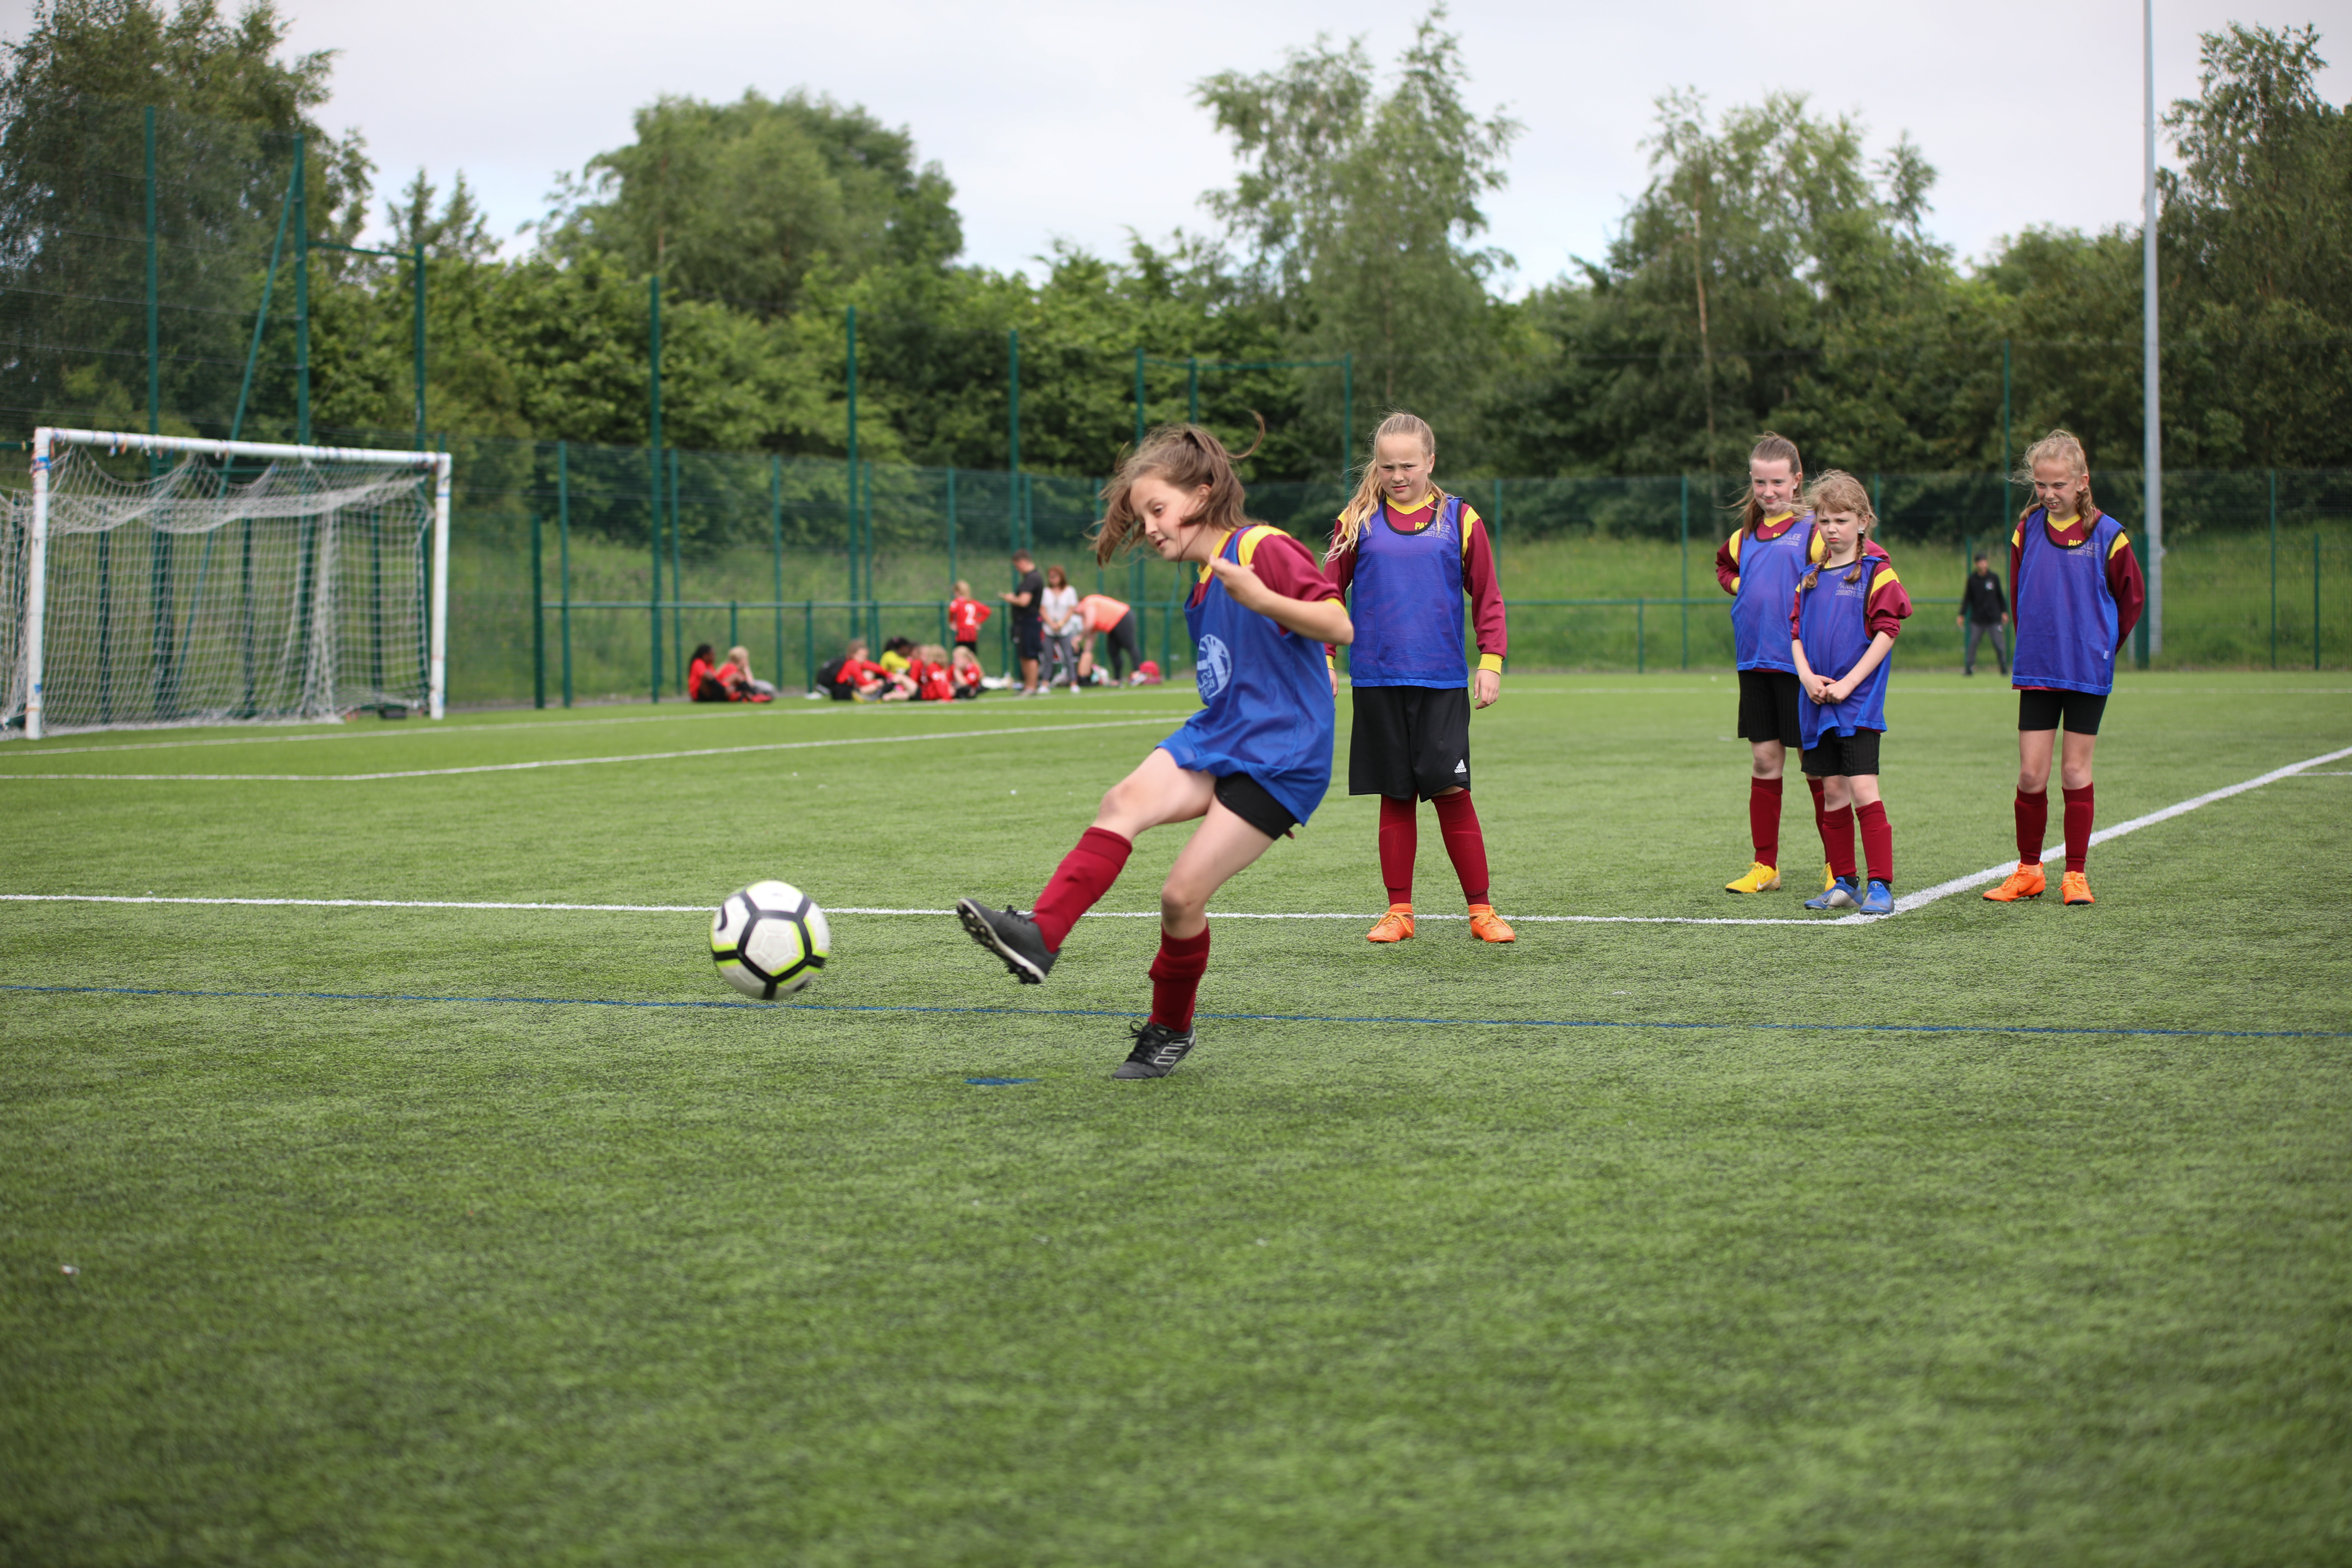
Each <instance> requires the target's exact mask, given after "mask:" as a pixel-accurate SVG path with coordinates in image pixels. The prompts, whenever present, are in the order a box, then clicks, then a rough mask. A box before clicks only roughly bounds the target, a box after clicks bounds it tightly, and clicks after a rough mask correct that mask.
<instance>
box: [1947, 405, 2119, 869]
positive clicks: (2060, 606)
mask: <svg viewBox="0 0 2352 1568" xmlns="http://www.w3.org/2000/svg"><path fill="white" fill-rule="evenodd" d="M2025 467H2026V476H2024V477H2030V478H2031V479H2032V484H2033V504H2032V505H2031V506H2029V507H2027V508H2026V509H2025V510H2024V512H2023V513H2021V515H2020V516H2019V518H2018V520H2017V531H2015V532H2014V533H2012V534H2011V535H2010V539H2009V584H2010V596H2011V604H2012V605H2013V606H2014V610H2013V615H2014V624H2015V626H2016V628H2017V645H2016V651H2015V652H2014V653H2013V654H2012V655H2011V657H2010V662H2009V669H2010V681H2009V683H2010V684H2011V686H2014V687H2016V688H2017V808H2016V809H2017V869H2016V870H2014V871H2012V872H2011V873H2010V874H2009V879H2008V880H2007V881H2005V882H2003V883H2001V885H2000V887H1998V888H1994V889H1991V890H1990V891H1989V892H1987V893H1986V894H1985V897H1986V898H1988V899H1990V900H1992V901H1993V902H1994V903H1997V904H2011V903H2015V902H2016V901H2017V900H2020V899H2038V898H2040V897H2041V896H2042V890H2043V889H2044V888H2046V887H2047V886H2048V883H2047V882H2046V880H2045V879H2043V877H2042V835H2043V834H2044V833H2045V832H2047V831H2048V829H2049V826H2050V753H2051V752H2052V751H2053V749H2055V748H2053V742H2055V741H2056V740H2057V738H2058V727H2059V725H2060V724H2062V723H2063V724H2064V725H2065V727H2066V740H2065V744H2064V748H2063V753H2062V755H2061V757H2060V759H2059V764H2058V770H2059V780H2060V783H2061V784H2063V787H2064V789H2065V791H2066V874H2065V876H2064V877H2063V878H2062V879H2060V881H2059V884H2058V889H2059V893H2060V895H2061V896H2062V897H2063V898H2064V900H2066V902H2068V903H2069V904H2089V903H2095V902H2097V900H2095V899H2093V898H2092V897H2091V883H2090V879H2088V878H2087V877H2086V876H2084V869H2083V868H2084V863H2085V862H2086V860H2087V859H2088V858H2089V856H2090V853H2091V823H2092V820H2093V816H2094V813H2093V809H2092V794H2091V752H2093V751H2094V750H2095V749H2096V747H2097V746H2098V743H2099V720H2100V719H2101V717H2102V716H2104V714H2105V711H2106V706H2107V694H2108V692H2110V691H2112V690H2113V689H2115V683H2116V654H2117V653H2119V652H2121V651H2122V649H2123V646H2124V638H2126V637H2129V636H2130V635H2131V629H2132V627H2134V626H2137V625H2138V624H2139V612H2140V607H2141V606H2142V605H2144V604H2146V603H2147V584H2145V583H2144V582H2143V581H2142V580H2141V578H2140V574H2139V562H2138V560H2137V558H2136V557H2134V556H2133V554H2132V548H2131V542H2130V541H2129V540H2127V539H2126V538H2125V537H2124V530H2123V524H2121V523H2119V522H2117V521H2116V520H2115V519H2114V518H2112V517H2109V516H2107V515H2106V514H2105V512H2103V511H2101V510H2099V509H2098V507H2097V506H2096V505H2095V504H2094V503H2093V501H2092V500H2091V461H2090V458H2089V456H2088V455H2087V454H2086V453H2084V450H2083V443H2082V442H2080V441H2078V440H2076V439H2075V438H2074V437H2072V436H2070V435H2068V434H2067V433H2066V432H2065V431H2063V430H2053V431H2052V432H2050V434H2049V435H2047V436H2044V437H2042V439H2041V440H2039V441H2036V442H2035V443H2033V445H2032V447H2028V448H2027V449H2026V453H2025Z"/></svg>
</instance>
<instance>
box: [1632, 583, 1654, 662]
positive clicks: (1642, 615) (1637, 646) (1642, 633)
mask: <svg viewBox="0 0 2352 1568" xmlns="http://www.w3.org/2000/svg"><path fill="white" fill-rule="evenodd" d="M1649 619H1650V601H1649V600H1647V599H1635V600H1634V601H1633V673H1634V674H1636V675H1642V674H1644V673H1646V672H1647V670H1648V668H1649V662H1648V660H1647V659H1646V658H1643V647H1644V645H1645V644H1646V643H1647V641H1648V639H1649Z"/></svg>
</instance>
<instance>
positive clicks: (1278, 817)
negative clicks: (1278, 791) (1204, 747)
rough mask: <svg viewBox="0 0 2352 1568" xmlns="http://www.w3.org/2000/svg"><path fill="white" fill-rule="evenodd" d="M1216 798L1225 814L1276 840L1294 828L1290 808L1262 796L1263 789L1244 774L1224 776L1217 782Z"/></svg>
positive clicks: (1270, 796) (1295, 819)
mask: <svg viewBox="0 0 2352 1568" xmlns="http://www.w3.org/2000/svg"><path fill="white" fill-rule="evenodd" d="M1217 798H1218V799H1219V800H1220V801H1222V802H1223V803H1224V807H1225V809H1226V810H1227V811H1230V812H1232V813H1233V814H1234V816H1238V817H1240V818H1241V819H1242V820H1243V821H1244V822H1246V823H1248V824H1249V825H1250V826H1252V827H1255V828H1256V829H1257V830H1258V831H1259V832H1260V833H1263V834H1265V836H1266V837H1268V838H1279V837H1282V836H1283V835H1284V834H1286V833H1287V832H1289V831H1290V830H1291V829H1292V828H1294V827H1296V826H1298V818H1297V817H1295V816H1291V815H1290V808H1289V807H1288V806H1286V805H1283V804H1282V802H1280V801H1278V800H1276V799H1275V798H1274V796H1273V795H1268V794H1267V793H1266V788H1265V785H1264V784H1260V783H1258V782H1257V780H1255V779H1254V778H1252V777H1250V776H1249V774H1247V773H1227V774H1225V775H1224V776H1223V778H1220V779H1219V780H1218V781H1217Z"/></svg>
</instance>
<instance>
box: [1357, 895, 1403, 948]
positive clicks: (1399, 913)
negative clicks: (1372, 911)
mask: <svg viewBox="0 0 2352 1568" xmlns="http://www.w3.org/2000/svg"><path fill="white" fill-rule="evenodd" d="M1411 938H1412V905H1411V904H1391V905H1390V906H1389V912H1388V913H1386V914H1384V915H1382V916H1381V919H1380V923H1379V924H1377V925H1375V926H1374V927H1372V929H1371V930H1370V931H1366V932H1365V933H1364V940H1365V941H1366V942H1405V941H1408V940H1410V939H1411Z"/></svg>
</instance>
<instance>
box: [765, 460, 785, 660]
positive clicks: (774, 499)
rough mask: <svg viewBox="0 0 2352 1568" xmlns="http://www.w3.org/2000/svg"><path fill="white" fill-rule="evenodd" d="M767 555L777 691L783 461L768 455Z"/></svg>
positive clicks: (781, 655) (781, 621) (780, 651)
mask: <svg viewBox="0 0 2352 1568" xmlns="http://www.w3.org/2000/svg"><path fill="white" fill-rule="evenodd" d="M768 551H769V554H770V556H771V558H772V560H773V562H774V563H775V601H776V621H775V626H776V678H775V679H776V687H777V689H779V690H782V689H783V684H784V460H783V458H780V457H778V456H777V455H776V454H774V453H773V452H771V453H769V454H768Z"/></svg>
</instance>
